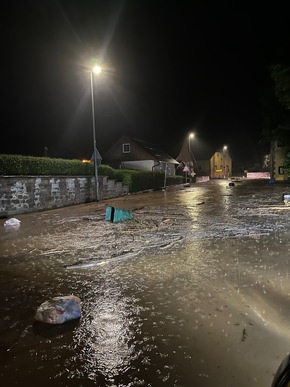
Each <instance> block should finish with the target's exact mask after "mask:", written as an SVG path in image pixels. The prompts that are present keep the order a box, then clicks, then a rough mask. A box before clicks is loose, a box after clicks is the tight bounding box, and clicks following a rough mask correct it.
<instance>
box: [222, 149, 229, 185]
mask: <svg viewBox="0 0 290 387" xmlns="http://www.w3.org/2000/svg"><path fill="white" fill-rule="evenodd" d="M227 150H228V147H227V146H226V145H224V146H223V172H224V179H225V178H226V162H225V156H226V153H227Z"/></svg>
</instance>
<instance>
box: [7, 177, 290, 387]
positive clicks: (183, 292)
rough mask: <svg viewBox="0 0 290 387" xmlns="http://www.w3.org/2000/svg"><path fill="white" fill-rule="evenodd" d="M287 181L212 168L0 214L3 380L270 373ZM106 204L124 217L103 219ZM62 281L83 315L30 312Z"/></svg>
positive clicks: (283, 267) (285, 238)
mask: <svg viewBox="0 0 290 387" xmlns="http://www.w3.org/2000/svg"><path fill="white" fill-rule="evenodd" d="M286 188H287V187H286ZM283 190H285V187H281V186H278V185H271V186H270V185H267V184H266V182H264V181H262V182H251V181H250V182H248V181H243V182H242V183H237V184H236V187H234V188H233V189H227V188H226V182H224V181H220V182H218V181H214V182H209V183H206V184H200V185H195V186H193V187H191V188H186V189H182V187H181V189H169V190H167V191H166V192H154V193H146V194H142V195H132V196H127V197H124V198H119V199H115V200H112V201H109V202H106V203H98V204H88V205H82V206H76V207H71V208H66V209H61V210H55V211H49V212H43V213H38V214H29V215H22V216H18V217H17V218H18V219H20V220H21V226H20V227H19V228H18V229H7V228H5V227H4V226H3V223H4V220H3V221H1V222H2V223H1V227H2V230H1V232H0V238H1V239H0V243H1V244H0V295H1V298H0V305H1V322H0V380H1V382H3V385H4V384H5V385H6V384H9V385H23V384H25V383H27V384H28V383H29V384H32V385H43V386H54V385H60V386H101V387H104V386H119V387H121V386H122V387H123V386H160V385H165V386H176V387H177V386H184V387H187V386H205V387H207V386H213V385H215V386H218V387H221V386H235V387H239V386H241V387H242V386H249V387H251V386H256V385H264V386H267V385H269V386H270V385H271V381H272V378H273V373H274V372H275V370H276V367H278V364H279V362H280V361H281V360H282V358H283V357H284V356H285V355H286V353H287V352H289V350H290V335H289V332H288V331H289V329H288V328H289V324H288V322H289V317H290V316H289V311H290V308H289V296H290V285H289V278H288V277H289V259H290V243H289V240H290V238H289V236H290V234H289V230H290V212H289V208H287V207H286V206H284V205H283V204H282V201H281V197H282V193H283V192H284V191H283ZM108 204H110V205H114V206H116V207H120V208H127V209H130V210H132V211H133V220H132V221H127V222H123V223H119V224H113V223H110V222H105V220H104V213H105V206H106V205H108ZM70 293H73V294H75V295H78V296H79V297H80V298H81V300H82V317H81V319H80V320H77V321H73V322H71V323H67V324H64V325H62V326H58V327H55V326H43V325H41V324H38V323H36V322H34V319H33V317H34V313H35V309H36V307H37V306H38V305H39V304H40V303H42V302H43V301H45V300H47V299H48V298H50V297H52V296H56V295H60V294H70Z"/></svg>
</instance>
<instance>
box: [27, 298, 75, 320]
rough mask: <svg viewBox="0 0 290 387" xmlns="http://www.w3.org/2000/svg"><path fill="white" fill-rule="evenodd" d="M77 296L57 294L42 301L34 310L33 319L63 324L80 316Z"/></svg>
mask: <svg viewBox="0 0 290 387" xmlns="http://www.w3.org/2000/svg"><path fill="white" fill-rule="evenodd" d="M80 304H81V300H80V299H79V297H76V296H73V295H70V296H58V297H53V298H52V299H50V300H48V301H45V302H43V303H42V304H41V305H40V306H39V307H38V308H37V311H36V314H35V317H34V318H35V320H37V321H40V322H43V323H46V324H63V323H65V322H66V321H70V320H75V319H77V318H79V317H80V316H81V305H80Z"/></svg>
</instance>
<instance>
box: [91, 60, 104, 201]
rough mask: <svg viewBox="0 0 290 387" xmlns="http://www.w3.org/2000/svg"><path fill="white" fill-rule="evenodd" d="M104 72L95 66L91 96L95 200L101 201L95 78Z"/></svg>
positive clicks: (92, 71)
mask: <svg viewBox="0 0 290 387" xmlns="http://www.w3.org/2000/svg"><path fill="white" fill-rule="evenodd" d="M101 72H102V68H101V67H100V66H95V67H93V68H92V70H91V95H92V118H93V142H94V148H93V149H94V170H95V199H96V202H98V201H99V180H98V162H97V145H96V122H95V103H94V76H93V74H96V75H99V74H100V73H101Z"/></svg>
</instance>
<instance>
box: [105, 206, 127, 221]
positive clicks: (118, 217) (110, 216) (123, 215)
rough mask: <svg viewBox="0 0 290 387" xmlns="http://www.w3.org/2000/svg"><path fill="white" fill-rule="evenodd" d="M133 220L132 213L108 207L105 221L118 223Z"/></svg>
mask: <svg viewBox="0 0 290 387" xmlns="http://www.w3.org/2000/svg"><path fill="white" fill-rule="evenodd" d="M132 218H133V215H132V211H129V210H122V209H121V208H117V207H112V206H107V208H106V217H105V220H107V221H110V222H113V223H116V222H122V221H124V220H130V219H132Z"/></svg>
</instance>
